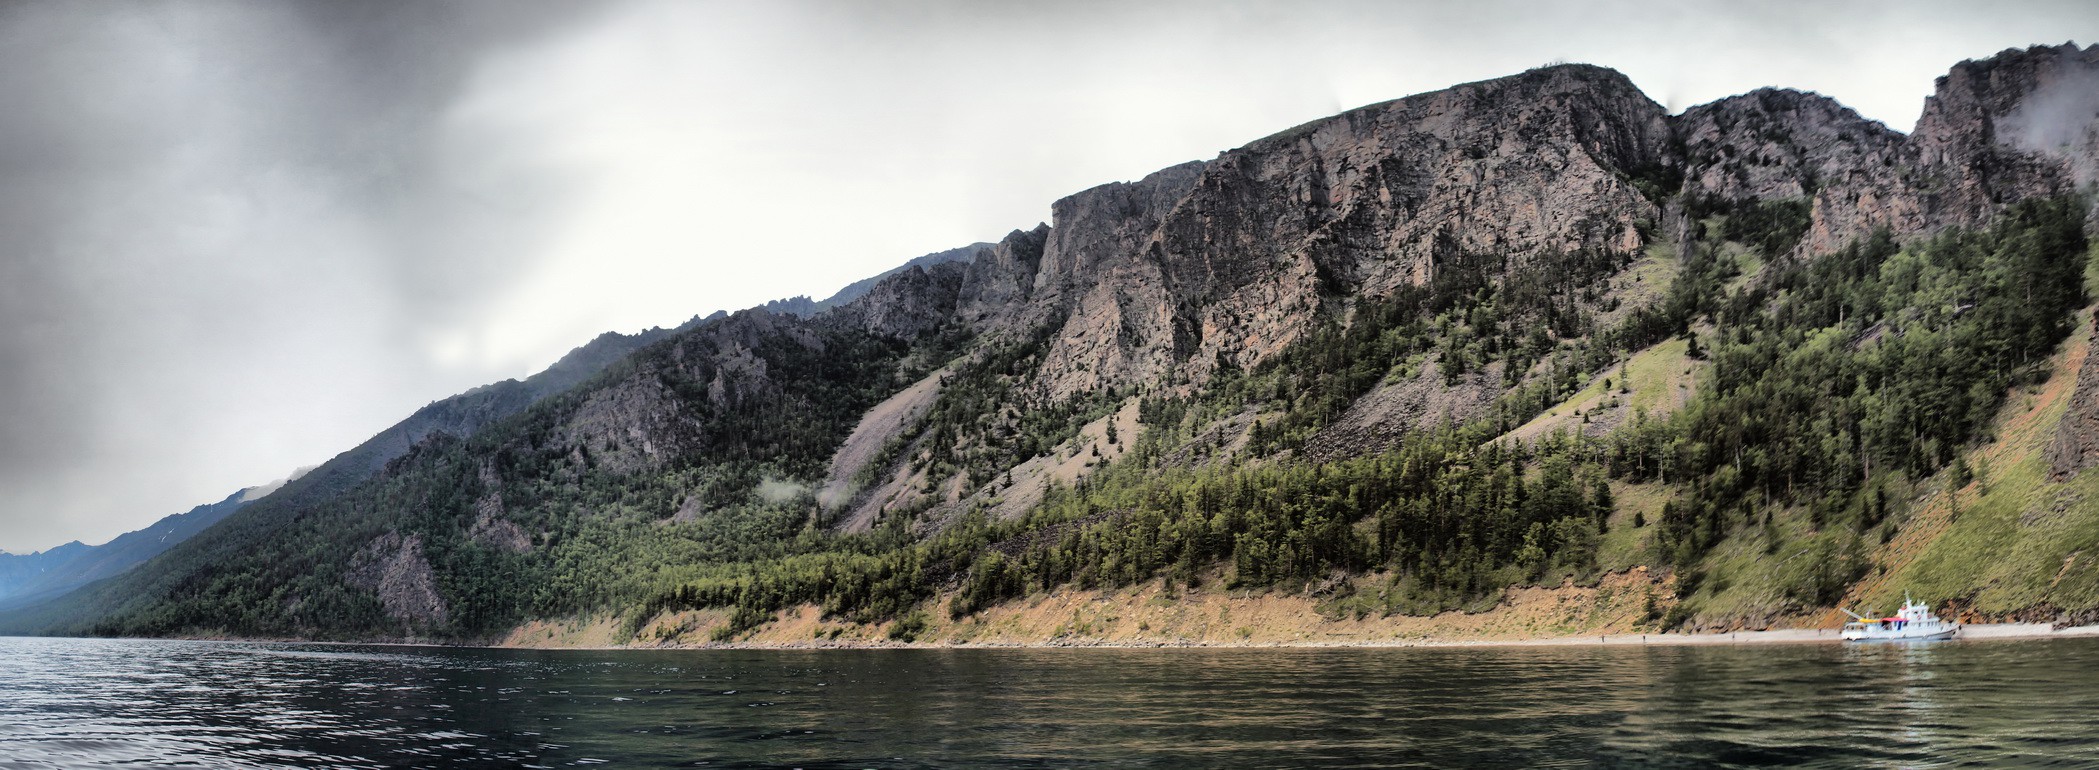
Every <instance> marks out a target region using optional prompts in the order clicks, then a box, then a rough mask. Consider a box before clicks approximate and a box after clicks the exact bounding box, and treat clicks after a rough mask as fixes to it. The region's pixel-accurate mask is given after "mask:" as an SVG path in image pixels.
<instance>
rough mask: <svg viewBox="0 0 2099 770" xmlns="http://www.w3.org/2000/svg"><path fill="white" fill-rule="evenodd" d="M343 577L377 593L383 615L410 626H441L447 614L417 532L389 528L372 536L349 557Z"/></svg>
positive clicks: (425, 627) (407, 626) (448, 608)
mask: <svg viewBox="0 0 2099 770" xmlns="http://www.w3.org/2000/svg"><path fill="white" fill-rule="evenodd" d="M343 580H344V582H346V583H348V584H349V585H350V586H352V587H354V588H360V589H363V590H366V591H371V592H373V593H375V594H378V596H379V604H380V606H382V607H385V608H386V616H387V617H390V618H393V619H394V620H396V621H399V622H400V623H401V624H402V625H403V626H404V627H406V628H409V629H411V630H413V629H427V628H432V627H436V626H442V625H444V624H445V622H446V621H447V620H448V619H450V617H451V609H450V607H449V606H448V605H447V604H446V603H445V598H444V597H443V596H441V595H439V594H438V593H437V584H436V581H435V580H434V579H433V578H432V576H431V572H430V561H429V560H428V559H426V558H424V557H423V538H422V536H421V535H409V536H407V537H402V536H401V533H399V532H393V531H389V532H387V533H386V534H384V535H380V536H379V537H376V538H373V539H372V542H370V543H368V544H366V545H365V547H364V548H363V549H362V550H359V551H358V552H357V554H356V555H355V556H352V557H350V564H349V571H348V572H347V573H346V574H345V575H344V576H343Z"/></svg>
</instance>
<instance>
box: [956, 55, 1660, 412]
mask: <svg viewBox="0 0 2099 770" xmlns="http://www.w3.org/2000/svg"><path fill="white" fill-rule="evenodd" d="M1668 144H1669V125H1668V121H1667V119H1666V115H1665V112H1664V111H1663V109H1662V108H1661V106H1660V105H1658V104H1656V103H1654V102H1653V101H1652V100H1650V99H1648V98H1647V97H1646V96H1645V95H1643V94H1641V93H1640V92H1639V90H1638V89H1636V88H1634V87H1633V85H1632V84H1631V82H1630V81H1628V80H1626V79H1625V77H1624V76H1623V75H1620V74H1618V73H1616V72H1612V71H1610V70H1605V69H1601V68H1597V67H1588V66H1561V67H1551V68H1546V69H1541V70H1536V71H1533V72H1529V73H1525V74H1523V75H1518V76H1515V77H1510V78H1502V79H1499V80H1491V81H1485V82H1481V83H1473V84H1468V85H1463V86H1458V87H1455V88H1451V89H1448V90H1445V91H1438V92H1434V93H1429V94H1423V95H1420V96H1413V97H1408V98H1406V99H1400V100H1397V101H1392V102H1386V103H1383V104H1378V105H1372V106H1369V107H1364V108H1361V109H1358V110H1353V111H1350V112H1347V113H1343V114H1341V115H1338V116H1335V117H1333V118H1328V119H1326V120H1321V121H1317V122H1314V123H1309V124H1306V125H1304V126H1299V127H1297V128H1295V129H1291V130H1290V131H1286V132H1283V133H1281V134H1277V135H1275V136H1271V137H1268V138H1265V139H1262V140H1259V141H1256V142H1254V143H1252V144H1249V145H1247V146H1246V147H1244V148H1241V149H1238V150H1232V151H1230V152H1226V153H1225V154H1223V155H1222V156H1220V157H1218V158H1217V159H1216V160H1213V161H1209V162H1207V163H1188V164H1183V165H1180V166H1175V167H1172V168H1168V169H1165V170H1162V171H1160V172H1158V173H1155V174H1152V175H1151V176H1148V177H1146V178H1144V179H1142V180H1139V181H1137V182H1132V183H1118V184H1110V185H1103V186H1101V187H1096V188H1093V189H1090V190H1087V191H1084V192H1081V193H1078V194H1076V195H1073V196H1071V197H1068V198H1065V199H1064V200H1061V201H1058V202H1057V203H1056V205H1055V206H1054V207H1053V209H1052V213H1053V220H1052V227H1051V229H1050V230H1049V232H1048V234H1047V238H1046V240H1044V242H1043V244H1042V247H1041V252H1040V257H1039V268H1038V269H1037V270H1036V271H1035V273H1034V275H1033V276H1032V277H1030V276H1027V275H1026V271H1025V266H1026V264H1027V263H1028V262H1029V261H1031V260H1032V259H1034V258H1035V256H1034V254H1035V253H1034V242H1035V239H1036V238H1038V237H1039V236H1037V235H1036V234H1034V233H1025V234H1023V233H1016V235H1015V236H1014V237H1009V238H1008V239H1007V241H1006V242H1005V243H1002V244H1001V245H1000V247H999V250H998V251H997V252H995V253H994V257H993V258H991V259H979V261H978V264H977V265H976V266H973V268H972V272H971V277H970V278H969V279H968V280H966V281H965V286H966V288H965V292H964V294H965V296H964V298H963V300H962V303H961V305H962V307H964V308H965V309H966V310H967V313H968V316H969V317H970V318H971V320H973V321H976V322H978V323H980V324H986V322H989V323H988V325H989V326H991V327H994V328H996V327H1015V326H1026V325H1029V324H1034V323H1048V324H1052V325H1054V326H1055V327H1056V334H1055V335H1054V338H1053V343H1052V347H1051V350H1050V352H1049V354H1048V355H1046V356H1045V361H1046V363H1045V365H1044V369H1043V371H1042V372H1041V376H1040V379H1039V386H1040V387H1041V389H1042V390H1043V391H1044V392H1045V393H1046V394H1047V395H1050V396H1051V397H1065V396H1069V395H1071V394H1074V393H1080V392H1085V391H1089V390H1093V389H1097V388H1101V387H1104V386H1108V385H1119V384H1129V383H1134V382H1143V381H1149V380H1153V379H1157V378H1159V377H1161V376H1163V375H1164V374H1166V373H1167V372H1168V371H1170V370H1176V369H1180V370H1183V371H1185V372H1186V373H1187V374H1188V375H1189V376H1190V377H1191V378H1192V379H1193V380H1195V381H1198V382H1199V381H1201V380H1202V379H1203V378H1205V377H1206V376H1207V375H1208V374H1209V372H1210V370H1211V369H1212V368H1213V367H1214V366H1215V364H1216V363H1217V362H1218V361H1220V360H1222V361H1229V362H1231V363H1233V364H1235V365H1239V366H1246V365H1251V364H1253V363H1255V362H1258V361H1260V360H1262V359H1264V358H1266V357H1267V356H1269V355H1271V354H1273V353H1274V352H1276V351H1277V350H1280V349H1281V348H1282V347H1283V346H1285V345H1287V344H1289V343H1290V342H1291V341H1293V340H1295V339H1297V338H1298V337H1299V336H1300V335H1301V334H1303V333H1304V331H1305V330H1306V329H1307V328H1309V327H1310V326H1311V325H1312V324H1313V323H1315V322H1316V321H1317V319H1319V318H1320V317H1322V313H1324V312H1326V311H1327V310H1329V309H1331V308H1330V307H1329V305H1330V304H1332V303H1333V301H1335V300H1336V299H1339V298H1345V297H1347V296H1350V295H1356V294H1371V295H1378V294H1383V293H1386V292H1389V291H1391V290H1392V289H1393V288H1395V287H1397V286H1400V285H1406V284H1418V283H1421V282H1423V281H1426V280H1427V279H1428V278H1429V277H1430V276H1432V275H1434V273H1435V270H1436V265H1437V262H1438V260H1439V259H1443V258H1447V257H1448V256H1450V255H1453V254H1456V253H1460V252H1473V253H1489V252H1492V253H1505V254H1510V255H1513V256H1515V257H1516V258H1517V264H1519V265H1520V264H1521V262H1522V258H1523V257H1525V256H1528V255H1532V254H1537V253H1541V252H1547V251H1563V252H1564V251H1576V250H1583V249H1591V250H1604V251H1613V252H1620V253H1631V252H1633V251H1635V250H1637V249H1639V248H1640V247H1641V246H1642V245H1643V236H1642V235H1641V227H1642V226H1643V223H1651V222H1653V221H1654V220H1656V219H1657V218H1658V216H1659V213H1660V212H1659V209H1658V208H1657V206H1656V205H1655V203H1654V202H1653V201H1651V200H1649V199H1648V198H1646V197H1645V196H1643V195H1642V194H1641V193H1640V191H1639V190H1638V189H1637V187H1636V186H1635V184H1634V183H1633V176H1634V175H1635V174H1639V173H1644V172H1646V171H1648V170H1650V169H1653V168H1657V167H1658V166H1659V165H1660V164H1662V163H1664V162H1665V160H1666V151H1667V148H1668ZM1036 232H1037V233H1039V232H1040V230H1038V231H1036ZM1013 299H1022V300H1024V302H1021V303H1020V304H1018V305H1014V304H1013V303H1012V300H1013ZM1000 300H1005V301H1006V305H1005V307H1004V308H1003V309H1001V304H1000Z"/></svg>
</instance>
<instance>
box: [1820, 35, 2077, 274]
mask: <svg viewBox="0 0 2099 770" xmlns="http://www.w3.org/2000/svg"><path fill="white" fill-rule="evenodd" d="M1863 171H1866V172H1870V173H1859V174H1855V175H1852V176H1849V177H1846V178H1843V179H1838V180H1832V183H1831V184H1828V185H1826V186H1824V187H1823V189H1822V190H1821V191H1819V192H1818V193H1817V194H1816V196H1815V201H1814V219H1813V224H1812V226H1811V227H1810V229H1809V235H1808V248H1809V250H1810V251H1826V250H1828V249H1832V248H1836V247H1838V246H1841V245H1842V244H1843V242H1844V241H1845V240H1848V239H1849V238H1851V237H1853V236H1855V235H1856V234H1858V233H1863V232H1867V231H1870V230H1871V229H1873V228H1876V227H1886V228H1889V229H1891V230H1893V231H1894V232H1895V233H1897V234H1898V235H1909V234H1919V233H1927V232H1932V231H1935V230H1938V229H1940V228H1944V227H1949V226H1969V227H1972V226H1975V225H1979V224H1982V223H1983V222H1985V221H1987V220H1988V219H1989V217H1990V215H1991V214H1992V213H1993V212H1995V211H1996V210H1997V209H1999V208H2002V207H2003V206H2005V205H2007V204H2010V203H2013V202H2016V201H2019V200H2022V199H2026V198H2031V197H2036V196H2045V195H2057V194H2062V193H2066V192H2070V191H2072V190H2075V189H2078V188H2080V187H2084V188H2089V187H2090V186H2091V185H2092V184H2093V183H2094V182H2095V181H2099V45H2095V46H2091V47H2087V48H2082V49H2080V48H2078V47H2076V46H2074V45H2070V44H2064V45H2060V46H2054V47H2048V46H2036V47H2033V48H2028V49H2025V50H2019V49H2011V50H2007V51H2004V52H2002V53H1999V54H1997V55H1996V56H1994V57H1991V58H1989V59H1984V60H1978V61H1965V62H1961V63H1960V64H1957V65H1955V66H1954V67H1953V69H1952V70H1951V71H1949V72H1947V73H1946V75H1945V76H1944V77H1941V78H1939V79H1938V81H1937V85H1936V89H1935V91H1934V93H1933V94H1932V96H1930V97H1928V98H1926V99H1925V102H1924V112H1923V114H1922V115H1921V116H1920V117H1919V118H1918V120H1917V127H1916V130H1915V131H1914V132H1913V133H1911V134H1910V136H1909V137H1907V138H1906V139H1905V140H1904V142H1903V144H1902V146H1901V147H1900V148H1899V151H1898V152H1897V153H1896V155H1895V158H1894V162H1893V163H1892V165H1884V166H1882V168H1881V169H1880V170H1873V168H1872V167H1871V166H1870V165H1869V166H1867V167H1865V168H1864V169H1863Z"/></svg>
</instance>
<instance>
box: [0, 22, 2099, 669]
mask: <svg viewBox="0 0 2099 770" xmlns="http://www.w3.org/2000/svg"><path fill="white" fill-rule="evenodd" d="M2093 83H2099V47H2092V48H2078V47H2076V46H2074V45H2064V46H2056V47H2034V48H2030V49H2025V50H2011V51H2005V52H2002V53H2000V54H1998V55H1996V56H1994V57H1991V58H1989V59H1985V60H1978V61H1969V62H1962V63H1960V64H1958V65H1955V66H1954V67H1953V68H1952V69H1951V70H1950V71H1949V72H1948V74H1947V75H1946V76H1945V77H1942V78H1940V79H1939V80H1938V82H1937V84H1936V90H1935V93H1934V95H1933V96H1932V97H1930V98H1929V99H1928V100H1927V102H1926V104H1925V107H1924V111H1923V115H1922V117H1921V118H1920V120H1919V122H1918V124H1917V127H1916V129H1915V131H1913V132H1912V133H1910V134H1907V135H1905V134H1902V133H1899V132H1896V131H1893V130H1890V129H1889V128H1887V127H1886V126H1883V125H1881V124H1879V123H1876V122H1873V121H1870V120H1866V119H1864V118H1862V117H1860V116H1859V115H1858V114H1857V113H1855V112H1853V111H1852V110H1850V109H1848V108H1846V107H1844V106H1843V105H1841V104H1838V103H1836V102H1835V101H1833V100H1831V99H1829V98H1827V97H1824V96H1820V95H1817V94H1812V93H1806V92H1801V91H1793V90H1784V89H1761V90H1758V91H1754V92H1751V93H1748V94H1743V95H1740V96H1735V97H1730V98H1727V99H1722V100H1719V101H1716V102H1712V103H1709V104H1704V105H1698V106H1695V107H1692V108H1690V109H1687V110H1685V111H1683V112H1682V113H1680V114H1673V115H1672V114H1670V113H1669V111H1668V110H1666V109H1665V108H1663V107H1662V106H1661V105H1660V104H1657V103H1656V102H1655V101H1654V100H1652V99H1650V98H1648V96H1647V95H1645V94H1643V93H1641V92H1640V91H1639V89H1637V88H1636V87H1635V86H1634V85H1633V84H1632V83H1631V82H1630V81H1629V80H1628V79H1627V78H1626V77H1625V76H1623V75H1621V74H1619V73H1617V72H1615V71H1612V70H1609V69H1605V68H1601V67H1595V66H1588V65H1562V66H1552V67H1545V68H1540V69H1536V70H1531V71H1528V72H1524V73H1520V74H1516V75H1512V76H1509V77H1505V78H1499V79H1495V80H1488V81H1482V82H1478V83H1468V84H1462V85H1458V86H1453V87H1451V88H1449V89H1445V90H1441V91H1436V92H1431V93H1425V94H1419V95H1415V96H1410V97H1406V98H1403V99H1397V100H1394V101H1390V102H1384V103H1380V104H1375V105H1370V106H1367V107H1362V108H1359V109H1355V110H1350V111H1348V112H1345V113H1342V114H1339V115H1336V116H1332V117H1329V118H1324V119H1321V120H1317V121H1313V122H1311V123H1307V124H1305V125H1302V126H1297V127H1294V128H1290V129H1288V130H1285V131H1283V132H1281V133H1277V134H1274V135H1271V136H1268V137H1265V138H1261V139H1258V140H1255V141H1253V142H1251V143H1249V144H1247V145H1246V146H1244V147H1241V148H1238V149H1234V150H1230V151H1227V152H1225V153H1223V154H1221V155H1220V156H1218V157H1216V158H1214V159H1211V160H1207V161H1195V162H1190V163H1185V164H1181V165H1177V166H1173V167H1169V168H1166V169H1162V170H1160V171H1158V172H1156V173H1153V174H1151V175H1149V176H1146V177H1145V178H1143V179H1140V180H1137V181H1134V182H1124V183H1112V184H1106V185H1102V186H1099V187H1095V188H1092V189H1088V190H1084V191H1081V192H1079V193H1076V194H1074V195H1072V196H1070V197H1067V198H1064V199H1062V200H1059V201H1057V202H1055V203H1054V204H1053V206H1052V222H1051V223H1050V224H1048V225H1040V226H1035V227H1032V228H1028V229H1016V230H1014V231H1013V232H1011V233H1010V234H1009V235H1007V236H1006V237H1005V238H1003V239H1001V240H1000V241H999V242H997V243H995V244H976V245H973V246H969V247H964V248H962V249H957V250H953V251H948V252H941V253H938V254H933V255H928V256H926V257H922V258H920V259H918V260H913V261H912V262H911V263H909V264H907V265H905V266H903V267H900V268H898V269H897V270H894V271H890V272H888V273H885V274H883V275H882V276H878V277H877V278H875V279H869V280H868V281H863V282H860V283H856V284H853V285H852V286H849V287H848V288H847V289H846V290H845V291H842V292H840V294H839V295H838V296H834V297H832V298H829V299H826V300H824V301H822V302H816V301H812V300H809V299H807V298H795V299H793V300H783V301H781V302H777V303H771V304H769V305H768V306H766V307H761V308H754V309H751V310H746V311H743V312H738V313H733V314H717V315H714V316H709V317H706V318H697V319H695V320H694V321H693V322H690V323H687V324H685V325H682V326H680V327H679V328H677V329H655V330H650V331H647V332H643V333H641V334H638V335H618V334H608V335H605V336H602V337H600V338H598V339H597V340H593V341H592V342H591V343H590V344H588V345H585V346H584V347H582V348H578V349H577V351H575V352H573V353H571V354H570V356H569V357H568V358H565V359H563V362H562V363H559V364H556V365H555V367H553V368H550V369H549V370H548V371H547V372H544V373H541V374H540V375H536V376H534V377H532V378H529V379H526V380H523V381H506V382H503V383H497V384H495V385H491V386H487V387H485V388H481V389H477V390H475V391H470V392H468V393H465V394H461V395H459V396H455V397H453V398H451V399H446V400H444V401H440V402H437V403H434V404H431V405H430V406H427V407H425V408H424V409H422V410H420V411H418V412H417V413H416V414H414V415H411V416H410V417H409V418H408V419H407V420H404V421H403V422H402V423H401V424H399V425H396V426H394V427H393V428H389V429H388V430H387V431H386V432H383V433H381V434H380V435H379V436H377V437H374V438H373V439H372V440H371V441H368V442H366V443H365V444H363V445H360V446H359V447H357V448H355V449H352V450H350V451H349V452H346V453H344V454H343V455H340V456H338V457H337V458H335V459H334V460H331V461H330V462H329V463H327V464H324V465H323V466H321V467H320V468H318V469H316V470H315V471H314V472H312V473H310V474H307V475H306V476H304V477H302V478H300V479H299V480H297V481H294V482H292V483H290V484H287V485H286V486H285V487H284V488H283V489H282V490H280V491H278V492H276V493H274V494H272V495H270V496H268V497H266V498H263V499H261V500H258V501H254V502H251V503H247V504H244V505H240V506H239V507H238V508H237V509H235V510H231V511H230V512H228V513H224V514H221V518H220V519H219V521H218V523H217V524H215V525H212V526H210V527H208V528H206V529H204V531H202V532H201V533H199V534H197V535H195V536H194V537H191V538H189V539H188V540H186V541H183V542H181V543H180V544H178V545H176V546H174V547H172V548H169V549H167V550H166V551H165V552H164V553H162V554H160V555H159V556H157V557H154V558H152V559H150V560H148V561H146V562H145V563H143V564H141V565H140V566H138V567H137V568H135V569H132V570H130V571H127V572H124V573H122V574H120V575H116V576H115V577H111V578H109V579H105V580H102V581H100V582H96V583H93V584H90V585H87V586H85V587H83V588H81V589H79V590H77V591H74V592H72V593H70V594H67V595H65V596H63V597H59V598H56V599H53V600H49V601H44V602H40V603H37V604H35V605H34V606H23V607H20V608H18V609H16V610H13V611H11V612H4V613H0V628H4V629H8V630H14V631H30V632H43V633H86V634H111V635H174V636H186V635H202V636H251V637H296V638H332V639H365V640H369V639H397V640H429V641H447V642H460V641H465V642H496V641H500V642H506V643H512V644H552V643H560V642H561V640H563V639H585V638H587V639H592V640H596V641H595V642H592V643H605V642H625V643H632V644H699V643H710V642H742V643H754V642H758V643H777V644H787V643H797V644H802V643H810V642H811V641H812V640H821V641H823V642H824V643H833V642H854V643H878V642H882V641H885V640H913V639H917V640H938V641H961V642H968V641H980V642H981V641H991V642H1042V641H1046V640H1050V639H1058V640H1065V641H1081V642H1083V641H1085V640H1100V639H1115V640H1121V641H1155V642H1160V643H1168V642H1186V641H1238V640H1247V639H1276V640H1302V639H1306V638H1325V637H1326V636H1328V635H1344V634H1355V635H1369V636H1363V637H1361V638H1373V637H1374V638H1397V637H1399V636H1401V635H1404V634H1406V633H1422V631H1421V629H1424V628H1429V629H1434V630H1436V631H1437V632H1438V633H1451V632H1450V631H1449V630H1448V629H1451V628H1461V627H1464V628H1469V627H1471V626H1464V625H1463V624H1466V623H1477V622H1481V621H1476V620H1468V619H1476V618H1481V617H1502V616H1497V615H1494V613H1512V612H1518V611H1520V608H1516V607H1517V605H1519V604H1521V603H1522V602H1523V601H1530V602H1533V603H1536V602H1546V603H1551V605H1552V606H1554V607H1556V608H1559V609H1556V610H1554V611H1553V614H1552V615H1551V618H1549V619H1548V620H1544V621H1541V620H1537V619H1536V618H1531V619H1528V620H1523V621H1521V622H1522V623H1527V624H1529V625H1528V626H1526V627H1540V628H1544V627H1549V628H1551V629H1557V630H1559V631H1584V632H1586V631H1591V630H1597V629H1602V630H1607V631H1624V630H1633V629H1640V630H1663V629H1684V628H1707V629H1717V628H1747V627H1769V626H1774V625H1803V624H1814V623H1819V622H1823V621H1824V620H1826V619H1827V616H1829V615H1830V614H1831V613H1832V608H1833V607H1835V606H1837V605H1838V604H1850V603H1859V602H1866V603H1871V602H1880V603H1882V604H1883V605H1885V604H1886V602H1887V601H1888V600H1889V599H1890V598H1891V597H1893V596H1896V595H1898V594H1900V593H1901V592H1902V591H1904V590H1909V591H1913V592H1915V593H1916V594H1917V595H1919V596H1920V597H1921V598H1926V599H1929V600H1931V601H1933V602H1935V603H1941V604H1945V603H1950V604H1952V605H1953V606H1954V607H1955V609H1956V610H1957V611H1959V612H1962V613H1966V614H1968V615H1970V616H1972V617H1981V618H2042V617H2046V618H2054V619H2063V620H2079V619H2087V620H2088V619H2092V618H2095V617H2099V567H2094V566H2093V565H2094V564H2095V563H2099V562H2094V561H2093V560H2091V559H2089V558H2087V555H2088V554H2089V553H2091V549H2092V548H2094V547H2099V539H2095V536H2094V535H2093V534H2092V533H2094V532H2099V503H2095V502H2094V501H2099V486H2095V485H2099V473H2093V472H2088V469H2089V467H2090V466H2093V465H2099V449H2095V448H2094V447H2099V438H2095V437H2099V366H2093V367H2087V366H2085V365H2084V364H2085V361H2086V353H2087V351H2088V350H2089V347H2090V345H2091V343H2092V339H2091V332H2090V329H2091V328H2092V314H2093V310H2092V307H2091V302H2092V298H2091V294H2090V292H2091V289H2092V287H2091V286H2088V284H2089V283H2093V282H2095V281H2094V279H2091V278H2088V276H2089V275H2095V274H2099V270H2094V269H2093V268H2092V262H2093V259H2092V257H2091V252H2092V246H2091V235H2092V233H2093V232H2094V231H2095V230H2099V214H2095V213H2094V211H2095V210H2094V208H2093V205H2092V197H2091V191H2092V185H2093V184H2094V182H2095V181H2099V114H2095V108H2093V107H2092V106H2091V99H2090V94H2091V93H2092V91H2091V90H2090V84H2093ZM222 505H223V503H222ZM1539 596H1548V597H1558V598H1557V599H1545V600H1540V599H1537V598H1536V597H1539ZM1519 600H1520V601H1519ZM1526 606H1528V605H1526ZM1277 607H1284V608H1294V609H1290V611H1288V612H1284V611H1282V610H1278V609H1276V608H1277ZM1045 608H1049V609H1045ZM1510 622H1511V623H1516V622H1517V621H1510ZM1439 623H1440V624H1446V625H1435V624H1439ZM1541 623H1542V624H1543V625H1542V626H1541V625H1540V624H1541ZM578 628H583V629H590V631H589V633H588V634H584V633H583V632H581V631H577V632H576V634H581V635H577V636H564V634H565V633H568V632H567V631H564V630H563V629H569V630H573V629H578ZM1410 629H1411V630H1410ZM1351 638H1354V637H1351Z"/></svg>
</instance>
